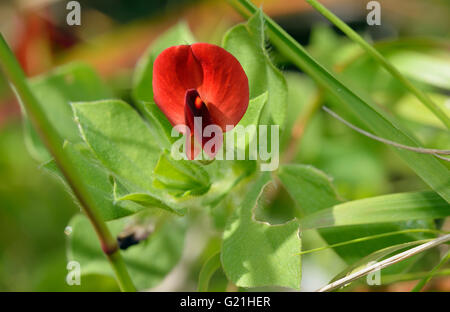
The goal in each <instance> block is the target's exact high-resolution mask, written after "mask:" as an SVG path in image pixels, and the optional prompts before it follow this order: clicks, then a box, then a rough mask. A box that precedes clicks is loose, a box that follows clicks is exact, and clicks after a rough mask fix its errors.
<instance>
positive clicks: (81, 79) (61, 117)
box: [25, 63, 112, 162]
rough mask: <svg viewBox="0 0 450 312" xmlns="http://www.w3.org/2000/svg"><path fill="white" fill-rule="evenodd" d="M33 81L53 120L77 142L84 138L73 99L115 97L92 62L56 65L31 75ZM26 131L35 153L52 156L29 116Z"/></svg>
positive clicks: (44, 157)
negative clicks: (53, 68) (94, 68)
mask: <svg viewBox="0 0 450 312" xmlns="http://www.w3.org/2000/svg"><path fill="white" fill-rule="evenodd" d="M29 83H30V88H31V90H32V92H33V93H34V95H35V96H36V97H37V99H38V101H39V103H40V104H41V106H42V108H43V110H44V112H45V114H46V116H47V118H48V119H49V122H50V123H51V124H52V125H53V126H54V127H55V129H56V130H57V131H58V134H59V135H60V136H61V137H62V138H63V139H66V140H69V141H71V142H74V143H77V142H80V141H81V138H80V135H79V132H78V129H77V125H76V123H75V122H74V120H73V114H72V109H71V107H70V103H71V102H75V101H94V100H100V99H105V98H111V97H112V93H111V91H110V90H109V89H108V88H107V87H106V85H105V84H104V83H103V82H102V81H101V79H100V78H99V76H98V75H97V73H95V71H94V70H93V69H92V68H91V67H90V66H88V65H85V64H82V63H73V64H69V65H64V66H62V67H59V68H56V69H55V70H53V71H51V72H50V73H48V74H46V75H44V76H39V77H36V78H33V79H30V80H29ZM25 133H26V141H27V145H28V147H30V149H31V153H32V155H33V156H34V157H35V158H36V159H37V160H39V161H42V162H44V161H48V160H49V159H50V158H51V156H50V154H49V153H48V152H47V150H46V148H45V147H44V144H43V143H42V142H41V140H40V138H39V136H38V135H37V133H36V131H35V130H34V129H33V128H32V126H31V124H30V123H29V121H28V118H26V119H25Z"/></svg>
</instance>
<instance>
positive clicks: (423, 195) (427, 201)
mask: <svg viewBox="0 0 450 312" xmlns="http://www.w3.org/2000/svg"><path fill="white" fill-rule="evenodd" d="M449 215H450V205H449V204H448V203H447V202H446V201H445V200H443V199H442V198H441V197H440V196H439V195H437V194H436V193H434V192H412V193H399V194H389V195H383V196H377V197H372V198H366V199H360V200H355V201H350V202H346V203H343V204H340V205H336V206H334V207H330V208H327V209H324V210H320V211H318V212H316V213H313V214H310V215H308V216H307V217H305V218H303V219H302V221H301V225H302V228H303V229H312V228H319V227H331V226H342V225H355V224H370V223H382V222H398V221H409V220H419V219H439V218H445V217H447V216H449Z"/></svg>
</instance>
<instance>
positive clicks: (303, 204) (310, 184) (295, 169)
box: [278, 165, 342, 215]
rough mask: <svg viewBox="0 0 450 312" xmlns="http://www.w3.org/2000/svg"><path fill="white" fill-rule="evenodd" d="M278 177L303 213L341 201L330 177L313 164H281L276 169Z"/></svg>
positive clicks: (308, 213) (310, 212)
mask: <svg viewBox="0 0 450 312" xmlns="http://www.w3.org/2000/svg"><path fill="white" fill-rule="evenodd" d="M278 177H279V178H280V180H281V182H282V183H283V185H284V186H285V187H286V189H287V190H288V192H289V193H290V194H291V196H292V198H293V199H294V200H295V201H297V202H298V204H299V207H300V209H301V211H302V213H303V214H304V215H310V214H312V213H314V212H316V211H318V210H321V209H324V208H328V207H330V206H333V205H335V204H337V203H340V202H341V201H342V200H340V199H339V195H338V194H337V192H336V190H335V188H334V186H333V184H332V183H331V178H330V177H328V176H327V175H326V174H325V173H323V172H322V171H320V170H318V169H316V168H314V167H313V166H308V165H283V166H281V167H280V169H279V171H278Z"/></svg>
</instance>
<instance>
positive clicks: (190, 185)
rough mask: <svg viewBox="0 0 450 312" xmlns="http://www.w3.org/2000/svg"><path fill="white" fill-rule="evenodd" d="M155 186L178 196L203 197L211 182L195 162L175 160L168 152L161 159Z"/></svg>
mask: <svg viewBox="0 0 450 312" xmlns="http://www.w3.org/2000/svg"><path fill="white" fill-rule="evenodd" d="M153 185H154V186H155V187H157V188H162V189H166V190H169V192H174V193H175V194H176V196H187V195H202V194H204V193H206V192H207V191H208V190H209V188H210V186H211V182H210V181H209V175H208V173H207V172H206V171H205V170H204V169H203V168H202V167H201V166H200V165H197V164H196V163H195V162H193V161H188V160H184V159H181V160H174V159H173V158H172V157H171V156H170V155H169V153H168V152H167V151H164V152H163V153H162V154H161V156H160V157H159V160H158V163H157V164H156V167H155V170H154V182H153Z"/></svg>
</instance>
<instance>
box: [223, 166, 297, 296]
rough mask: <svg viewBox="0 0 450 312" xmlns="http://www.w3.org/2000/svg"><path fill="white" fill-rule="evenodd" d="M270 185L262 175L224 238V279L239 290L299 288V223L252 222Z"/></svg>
mask: <svg viewBox="0 0 450 312" xmlns="http://www.w3.org/2000/svg"><path fill="white" fill-rule="evenodd" d="M269 182H271V177H270V174H268V173H264V174H263V175H262V176H261V177H260V178H259V179H258V180H257V181H256V183H255V184H254V185H252V187H251V188H250V190H249V191H248V193H247V194H246V197H245V199H244V201H243V202H242V204H241V205H240V206H239V207H237V209H236V210H235V212H234V214H233V216H232V217H231V218H230V220H229V222H228V224H227V227H226V229H225V231H224V234H223V245H222V264H223V269H224V272H225V274H226V275H227V277H228V278H229V279H230V280H231V281H232V282H233V283H235V284H236V285H237V286H240V287H259V286H269V285H277V286H285V287H292V288H299V287H300V277H301V270H300V264H301V262H300V261H301V258H300V256H298V255H296V254H297V253H299V252H300V250H301V240H300V238H299V236H298V234H299V233H298V230H299V226H298V222H297V221H296V220H292V221H290V222H287V223H285V224H281V225H270V224H267V223H263V222H259V221H257V220H255V219H254V215H253V211H254V209H255V207H256V206H257V201H258V198H259V196H260V194H261V192H262V191H263V188H264V187H265V186H266V185H267V184H268V183H269Z"/></svg>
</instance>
